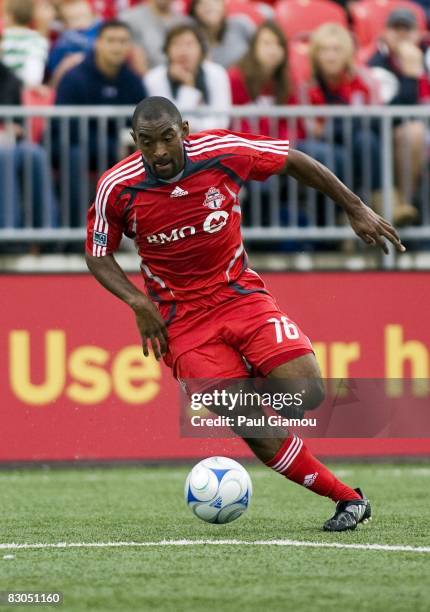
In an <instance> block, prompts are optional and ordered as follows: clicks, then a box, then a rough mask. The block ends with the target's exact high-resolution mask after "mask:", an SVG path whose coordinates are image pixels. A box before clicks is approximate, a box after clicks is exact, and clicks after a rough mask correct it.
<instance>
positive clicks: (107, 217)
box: [86, 130, 288, 302]
mask: <svg viewBox="0 0 430 612" xmlns="http://www.w3.org/2000/svg"><path fill="white" fill-rule="evenodd" d="M184 148H185V167H184V171H183V174H182V176H181V177H180V178H179V179H178V180H176V181H175V182H169V183H167V182H165V181H162V180H159V179H157V177H155V176H154V175H153V174H152V173H151V171H150V170H149V168H148V167H147V166H146V164H145V162H144V161H143V159H142V156H141V154H140V152H136V153H133V155H130V156H129V157H127V158H126V159H124V160H123V161H121V162H120V163H118V164H117V165H116V166H114V167H113V168H111V169H110V170H108V171H107V172H105V174H104V175H103V176H102V177H101V179H100V180H99V183H98V186H97V195H96V199H95V202H94V204H93V205H92V206H91V208H90V210H89V212H88V227H87V244H86V248H87V251H88V252H89V253H91V254H93V255H95V256H97V257H103V256H104V255H108V254H110V253H113V252H114V251H116V250H117V249H118V247H119V244H120V241H121V237H122V234H125V235H126V236H129V237H131V238H134V239H135V242H136V246H137V249H138V253H139V255H140V257H141V270H142V274H143V276H144V278H145V284H146V287H147V291H148V294H149V295H150V296H151V297H152V298H153V299H154V301H157V302H169V301H183V300H192V299H195V298H198V297H201V296H203V295H207V294H210V293H212V292H213V291H215V290H216V287H217V286H220V285H223V284H227V283H231V282H234V281H236V280H237V279H238V278H239V276H240V275H241V274H242V272H243V271H244V270H245V269H246V268H247V257H246V253H245V250H244V247H243V242H242V234H241V228H240V203H239V198H238V194H239V190H240V188H241V186H242V184H243V183H244V182H245V181H247V180H258V181H264V180H265V179H267V178H268V177H269V176H270V175H272V174H275V173H278V172H280V170H281V169H282V168H283V166H284V165H285V162H286V158H287V155H288V141H286V140H285V141H282V140H275V139H271V138H268V137H266V136H254V135H250V134H240V133H234V132H230V131H228V130H210V131H207V132H201V133H198V134H193V135H192V136H189V138H187V139H186V140H185V143H184Z"/></svg>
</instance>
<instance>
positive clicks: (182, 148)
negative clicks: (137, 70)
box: [86, 97, 405, 531]
mask: <svg viewBox="0 0 430 612" xmlns="http://www.w3.org/2000/svg"><path fill="white" fill-rule="evenodd" d="M132 135H133V139H134V141H135V143H136V146H137V151H136V152H135V153H133V154H132V155H130V156H129V157H127V158H126V159H125V160H123V161H121V162H119V163H118V164H117V165H116V166H114V167H113V168H111V169H110V170H108V171H107V172H106V173H105V174H104V175H103V176H102V177H101V179H100V180H99V183H98V188H97V195H96V199H95V202H94V204H93V205H92V207H91V208H90V211H89V213H88V235H87V244H86V260H87V265H88V267H89V269H90V271H91V272H92V274H93V275H94V276H95V277H96V279H97V280H98V281H99V282H100V283H101V284H102V285H103V286H104V287H105V288H106V289H108V290H109V291H110V292H111V293H113V294H114V295H116V296H118V297H119V298H120V299H121V300H123V301H124V302H125V303H126V304H127V305H128V306H130V307H131V309H132V310H133V311H134V314H135V316H136V322H137V326H138V328H139V331H140V335H141V337H142V344H143V352H144V355H145V356H148V354H149V345H151V346H152V349H153V352H154V355H155V357H156V358H157V359H160V358H161V357H162V356H164V360H165V363H166V364H167V365H168V366H169V367H171V368H172V370H173V375H174V376H175V377H176V378H177V379H178V380H183V379H217V380H220V379H222V380H229V379H246V378H247V377H249V376H250V374H249V371H248V369H247V366H246V363H245V359H246V361H247V362H248V363H249V364H250V365H251V366H252V368H253V371H254V372H255V373H257V374H258V375H259V376H261V377H267V378H269V379H272V380H273V382H274V383H275V384H276V385H277V386H278V388H279V386H281V387H282V381H286V382H288V381H294V380H297V379H300V382H301V385H306V386H305V389H303V390H304V391H305V393H304V397H305V398H306V405H305V406H304V407H305V408H306V409H312V408H315V407H316V406H318V405H319V404H320V402H321V401H322V399H323V395H324V390H323V384H322V381H321V375H320V370H319V367H318V364H317V361H316V358H315V355H314V352H313V350H312V345H311V343H310V340H309V338H308V337H307V336H305V334H304V333H303V332H302V331H301V330H300V329H299V327H298V326H297V325H296V324H295V323H294V322H293V321H291V320H290V319H289V318H288V316H287V314H286V313H285V312H283V311H281V310H280V308H279V306H278V305H277V303H276V301H275V299H274V298H273V297H272V296H271V295H270V293H269V292H268V291H267V289H266V288H265V285H264V282H263V281H262V279H261V278H260V277H259V276H258V274H256V273H255V272H254V271H253V270H251V269H250V268H249V267H248V263H247V256H246V253H245V250H244V247H243V242H242V236H241V229H240V212H241V210H240V202H239V197H238V194H239V190H240V188H241V186H242V184H243V183H244V182H245V181H248V180H260V181H264V180H265V179H267V178H268V177H269V176H271V175H272V174H289V175H290V176H292V177H294V178H295V179H297V180H298V181H300V182H301V183H303V184H305V185H308V186H310V187H313V188H315V189H318V190H319V191H321V192H322V193H324V194H326V195H327V196H328V197H330V198H331V199H332V200H334V201H335V202H336V203H337V204H339V205H340V206H341V207H342V208H343V209H344V210H345V212H346V214H347V216H348V219H349V221H350V224H351V226H352V228H353V229H354V231H355V233H356V234H357V235H358V236H359V237H360V238H362V239H363V240H364V242H366V243H367V244H378V245H380V246H381V248H382V249H383V251H384V252H385V253H387V252H388V248H387V244H386V242H385V239H387V240H389V241H390V242H391V243H393V244H394V245H395V247H396V248H397V250H398V251H400V252H402V251H404V250H405V248H404V246H403V245H402V244H401V242H400V240H399V237H398V235H397V233H396V231H395V230H394V228H393V227H392V226H391V225H390V223H388V222H387V221H386V220H384V219H383V218H382V217H380V216H379V215H377V214H376V213H374V212H373V211H372V210H371V209H370V208H368V207H367V206H366V205H365V204H364V203H363V202H362V201H361V200H360V198H359V197H358V196H356V195H355V194H354V193H352V192H351V191H350V190H349V189H348V188H347V187H346V186H345V185H344V184H343V183H341V182H340V181H339V180H338V179H337V178H336V177H335V175H334V174H333V173H332V172H330V171H329V170H328V169H327V168H325V167H324V166H322V165H321V164H319V163H318V162H316V161H314V160H313V159H312V158H310V157H308V156H307V155H305V154H303V153H300V152H298V151H294V150H291V151H289V148H288V142H287V141H282V140H274V139H271V138H268V137H266V136H264V137H263V136H254V135H249V134H247V135H244V134H238V133H234V132H230V131H228V130H210V131H207V132H201V133H197V134H193V135H192V136H190V135H189V128H188V123H187V122H186V121H183V120H182V117H181V115H180V113H179V111H178V109H177V108H176V106H175V105H174V104H173V103H172V102H170V101H169V100H167V99H166V98H161V97H150V98H146V99H145V100H143V101H142V102H140V103H139V104H138V105H137V107H136V109H135V112H134V114H133V120H132ZM122 234H125V235H126V236H129V237H132V238H134V240H135V242H136V245H137V249H138V252H139V255H140V257H141V270H142V274H143V276H144V279H145V285H146V293H144V292H143V291H141V290H140V289H139V288H138V287H136V286H135V285H134V284H133V283H131V282H130V280H129V279H128V278H127V276H126V275H125V273H124V272H123V270H122V269H121V268H120V266H119V265H118V263H117V262H116V260H115V258H114V256H113V253H114V252H115V251H116V250H117V249H118V247H119V244H120V241H121V237H122ZM281 323H282V325H281ZM267 433H268V435H267V438H252V437H251V438H249V437H246V436H243V437H244V439H245V442H246V443H247V444H248V445H249V447H250V448H251V450H252V451H253V452H254V453H255V455H256V456H257V457H258V458H259V459H260V460H261V461H263V462H264V463H266V465H268V466H269V467H270V468H272V469H274V470H276V471H277V472H279V473H281V474H283V475H284V476H286V477H287V478H288V479H289V480H292V481H294V482H296V483H298V484H300V485H302V486H305V487H307V488H308V489H310V490H311V491H314V492H315V493H317V494H319V495H323V496H327V497H330V498H331V499H332V500H333V501H334V502H336V509H335V513H334V516H333V517H332V518H331V519H329V520H328V521H327V522H326V523H325V524H324V529H326V530H329V531H344V530H347V529H355V527H356V526H357V524H358V523H360V522H364V521H367V519H368V518H370V514H371V509H370V504H369V500H368V499H367V498H366V497H365V496H364V495H363V493H362V492H361V490H360V489H352V488H351V487H349V486H347V485H346V484H344V483H343V482H341V481H340V480H338V479H337V478H336V477H335V475H334V474H332V472H330V470H328V469H327V468H326V467H325V466H324V465H323V464H322V463H320V462H319V461H318V460H317V459H316V458H315V457H313V455H312V454H311V453H310V452H309V450H308V449H307V447H306V446H305V444H304V443H303V441H302V440H301V438H299V437H298V436H297V435H295V434H294V435H291V434H289V433H288V432H286V431H282V430H280V431H279V433H278V434H277V435H276V436H274V435H273V432H271V431H268V432H267Z"/></svg>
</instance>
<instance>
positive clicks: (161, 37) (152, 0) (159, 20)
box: [120, 0, 184, 68]
mask: <svg viewBox="0 0 430 612" xmlns="http://www.w3.org/2000/svg"><path fill="white" fill-rule="evenodd" d="M120 17H121V19H122V20H123V21H125V22H126V23H128V25H129V26H130V28H131V31H132V34H133V39H134V42H135V43H136V44H137V45H138V46H139V47H141V48H142V49H143V51H144V53H145V56H146V60H147V64H148V67H149V68H154V67H155V66H158V65H160V64H162V63H163V62H164V61H165V56H164V53H163V47H164V42H165V39H166V33H167V31H168V30H169V29H170V28H172V27H173V26H174V25H176V24H178V23H179V22H180V21H181V20H183V19H184V18H183V17H182V16H181V15H180V14H179V13H177V12H176V11H175V9H174V2H173V0H148V1H147V2H144V1H142V2H140V3H139V4H137V5H136V6H133V7H132V8H129V9H126V10H125V11H122V12H121V15H120Z"/></svg>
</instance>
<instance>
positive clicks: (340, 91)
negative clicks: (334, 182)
mask: <svg viewBox="0 0 430 612" xmlns="http://www.w3.org/2000/svg"><path fill="white" fill-rule="evenodd" d="M354 54H355V47H354V41H353V39H352V36H351V34H350V33H349V32H348V30H346V29H345V28H344V27H342V26H341V25H338V24H335V23H326V24H324V25H322V26H321V27H319V28H318V29H317V30H316V31H315V32H314V33H313V35H312V37H311V42H310V51H309V57H310V62H311V67H312V81H311V83H310V84H309V86H308V87H307V89H306V91H305V92H304V98H303V102H304V103H308V104H309V103H310V104H315V105H330V104H338V105H349V106H365V105H367V104H375V103H377V102H378V98H377V89H376V86H375V84H374V82H373V81H372V79H371V77H370V75H369V72H368V71H367V70H366V69H362V68H359V67H357V66H356V64H355V61H354ZM362 114H363V115H365V111H364V110H363V112H362ZM308 135H309V136H310V137H311V138H313V139H314V142H315V141H316V143H317V146H318V143H323V144H324V145H327V144H329V148H328V149H327V154H328V155H333V152H335V154H336V156H337V159H339V158H341V159H342V160H343V161H342V165H343V169H342V171H341V173H340V174H341V176H343V178H347V174H348V173H347V164H351V165H352V173H351V174H352V176H351V178H352V180H353V182H354V183H355V188H357V187H360V188H361V189H362V190H363V191H364V192H367V193H366V194H365V196H367V197H369V200H370V202H371V203H372V204H373V205H374V207H375V208H378V207H380V205H381V191H380V188H381V159H380V157H381V156H380V137H379V130H378V124H376V123H375V122H373V121H372V120H369V119H368V118H364V119H362V118H361V117H354V118H352V119H347V120H344V119H343V118H335V119H332V120H322V119H318V120H315V121H313V122H309V123H308ZM348 141H349V142H348ZM311 145H312V143H310V144H309V143H308V145H307V146H308V149H309V152H311ZM331 149H333V150H331ZM338 171H339V169H338ZM369 191H370V192H371V193H369Z"/></svg>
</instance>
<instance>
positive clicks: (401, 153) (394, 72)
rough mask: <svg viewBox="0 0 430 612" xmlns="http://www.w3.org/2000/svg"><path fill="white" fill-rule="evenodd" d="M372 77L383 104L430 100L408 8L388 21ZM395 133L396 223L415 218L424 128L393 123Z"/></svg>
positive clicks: (371, 62) (373, 60)
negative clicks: (376, 84)
mask: <svg viewBox="0 0 430 612" xmlns="http://www.w3.org/2000/svg"><path fill="white" fill-rule="evenodd" d="M369 66H371V69H372V74H373V76H374V78H375V79H377V80H378V82H379V84H380V94H381V97H382V100H383V102H384V103H385V104H393V105H395V104H403V105H415V104H420V103H428V102H429V100H430V80H429V74H428V72H427V70H426V66H425V56H424V52H423V49H422V48H421V47H420V32H419V30H418V24H417V20H416V16H415V14H414V13H413V12H412V11H410V10H409V9H405V8H401V9H396V10H394V11H393V12H392V13H391V14H390V15H389V16H388V19H387V22H386V26H385V29H384V32H383V34H382V36H381V39H380V41H379V44H378V50H377V51H376V53H375V55H374V56H373V57H372V58H371V59H370V60H369ZM395 125H396V127H395V131H394V132H395V133H394V156H395V173H394V174H395V178H396V181H397V186H398V189H399V193H400V198H401V204H400V205H399V206H398V207H397V212H396V216H397V217H398V219H397V222H398V224H406V223H408V222H413V221H415V220H416V218H417V216H418V212H417V210H416V208H415V207H414V206H413V204H412V203H413V197H414V193H415V191H416V189H417V186H418V183H419V180H420V177H421V174H422V168H423V163H424V152H425V140H426V127H425V124H424V122H422V121H418V120H416V121H414V120H411V121H403V122H402V121H400V120H399V121H396V122H395Z"/></svg>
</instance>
